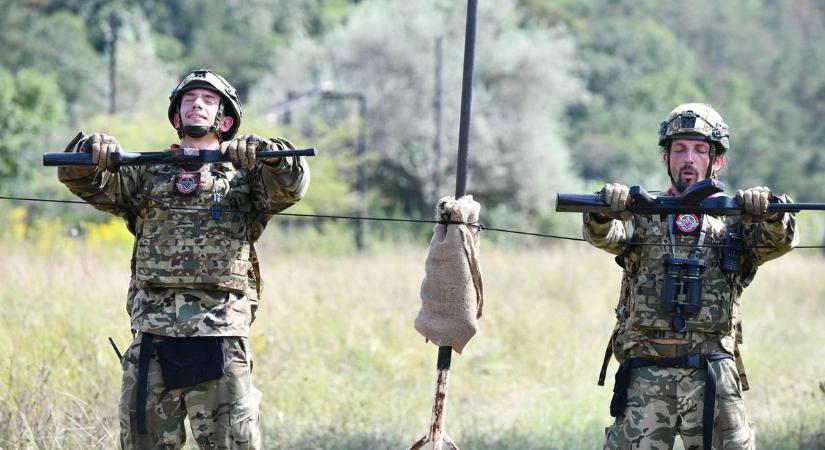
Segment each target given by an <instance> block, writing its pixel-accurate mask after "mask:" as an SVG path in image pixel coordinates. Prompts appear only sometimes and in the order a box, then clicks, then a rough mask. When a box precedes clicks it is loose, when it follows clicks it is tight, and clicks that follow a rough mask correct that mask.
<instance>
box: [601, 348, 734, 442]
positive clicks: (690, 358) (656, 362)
mask: <svg viewBox="0 0 825 450" xmlns="http://www.w3.org/2000/svg"><path fill="white" fill-rule="evenodd" d="M723 359H733V356H731V355H729V354H727V353H721V352H719V353H691V354H688V355H685V356H679V357H676V358H628V359H626V360H625V361H624V362H623V363H622V364H621V365H620V366H619V370H618V371H616V382H615V384H614V385H613V398H612V399H611V400H610V415H611V416H613V417H620V416H623V415H624V411H625V409H626V408H627V389H628V387H629V386H630V371H631V370H632V369H637V368H639V367H651V366H654V367H673V368H677V369H704V370H705V402H704V405H703V408H702V445H703V447H704V450H711V442H712V440H713V419H714V414H715V412H716V372H714V371H713V368H712V367H710V363H711V362H713V361H720V360H723Z"/></svg>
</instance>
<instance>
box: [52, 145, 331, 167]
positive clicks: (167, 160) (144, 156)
mask: <svg viewBox="0 0 825 450" xmlns="http://www.w3.org/2000/svg"><path fill="white" fill-rule="evenodd" d="M317 154H318V151H317V150H316V149H315V148H302V149H297V150H268V151H262V152H258V153H256V154H255V157H256V158H276V157H281V156H315V155H317ZM109 157H110V158H112V161H114V162H115V163H117V164H120V165H122V166H141V165H152V164H197V163H201V164H204V163H214V162H230V159H229V154H228V153H222V152H221V151H220V150H202V149H197V148H176V149H172V150H166V151H162V152H117V153H113V154H110V155H109ZM43 165H44V166H93V165H95V164H94V163H92V154H91V153H86V152H77V153H67V152H50V153H43Z"/></svg>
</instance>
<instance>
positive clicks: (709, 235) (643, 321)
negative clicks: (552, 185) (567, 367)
mask: <svg viewBox="0 0 825 450" xmlns="http://www.w3.org/2000/svg"><path fill="white" fill-rule="evenodd" d="M729 139H730V132H729V129H728V125H727V124H726V123H725V122H724V120H722V117H721V116H720V115H719V113H717V112H716V111H715V110H714V109H713V108H712V107H711V106H710V105H707V104H704V103H685V104H682V105H679V106H677V107H676V108H675V109H674V110H673V111H671V112H670V113H669V114H668V115H667V116H666V117H665V119H664V120H663V121H662V123H661V124H660V126H659V146H660V147H661V149H662V153H661V158H662V162H663V164H664V166H665V168H666V169H667V172H668V175H669V177H670V182H671V185H670V186H669V187H668V188H667V190H666V191H665V192H664V193H662V195H679V194H681V193H682V192H683V191H684V190H685V189H686V188H687V187H688V186H690V185H692V184H694V183H696V182H698V181H701V180H703V179H707V178H711V177H716V176H717V174H718V172H719V171H720V170H722V168H723V167H724V166H725V164H726V163H727V152H728V150H730V140H729ZM628 191H629V189H628V188H627V186H624V185H622V184H618V183H608V184H606V185H605V187H604V189H603V193H604V196H605V199H606V201H607V202H608V203H609V205H610V208H611V212H610V213H609V214H598V213H586V214H584V226H583V234H584V237H585V239H586V240H587V241H588V242H590V243H591V244H593V245H594V246H596V247H598V248H601V249H603V250H605V251H607V252H610V253H613V254H615V255H617V257H616V261H617V262H618V263H619V265H620V266H621V267H622V269H623V277H622V286H621V291H620V295H619V301H618V305H617V307H616V317H617V322H616V325H615V327H614V329H613V333H612V336H611V338H610V341H609V343H608V347H607V350H606V352H605V359H604V364H603V366H602V371H601V374H600V377H599V384H600V385H602V384H604V379H605V376H606V370H607V364H608V362H609V361H610V359H611V357H612V356H613V355H615V357H616V359H617V360H618V361H619V363H620V366H619V369H618V370H617V373H616V376H615V385H614V395H613V399H612V401H611V404H610V412H611V415H612V416H613V417H615V421H614V423H613V425H612V426H611V427H609V428H607V429H606V438H605V445H604V448H605V449H631V448H634V449H636V448H657V449H671V448H673V445H674V442H675V439H676V436H677V435H678V436H680V437H681V439H682V442H683V443H684V447H685V448H694V449H701V448H704V449H705V450H710V449H711V448H714V449H722V448H726V449H728V448H729V449H752V448H754V445H755V444H754V436H753V427H752V426H751V425H750V424H749V423H748V421H747V418H746V415H745V411H744V404H743V402H742V391H743V390H747V389H748V385H747V378H746V377H745V373H744V367H743V365H742V363H741V359H740V358H739V348H738V344H739V343H741V340H742V335H741V320H742V312H741V301H740V295H741V293H742V291H743V289H744V288H745V287H747V286H748V284H749V283H750V282H751V281H752V280H753V277H754V276H755V275H756V271H757V268H758V267H759V266H761V265H762V264H763V263H765V262H766V261H769V260H771V259H774V258H777V257H779V256H781V255H783V254H785V253H787V252H789V251H790V250H791V249H792V248H793V247H794V246H796V245H797V243H798V240H799V237H798V234H797V230H796V221H795V217H794V215H793V214H791V213H784V214H783V213H772V214H768V213H767V205H768V203H769V202H790V201H791V199H790V198H789V197H788V196H787V195H782V196H775V195H773V194H772V192H771V190H770V189H768V188H767V187H761V186H760V187H754V188H750V189H744V190H739V191H738V192H737V194H736V198H737V200H738V201H739V202H740V204H742V205H743V206H744V209H745V213H744V214H743V215H742V216H741V217H716V216H710V215H704V216H703V215H698V214H672V215H666V216H646V215H639V214H631V213H630V212H629V211H627V210H626V208H627V200H628V194H629V192H628ZM714 418H715V420H714Z"/></svg>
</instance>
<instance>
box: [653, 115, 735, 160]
mask: <svg viewBox="0 0 825 450" xmlns="http://www.w3.org/2000/svg"><path fill="white" fill-rule="evenodd" d="M729 138H730V130H729V129H728V125H727V124H726V123H725V121H724V120H722V116H721V115H719V113H718V112H716V110H714V109H713V107H711V106H710V105H708V104H707V103H683V104H681V105H679V106H677V107H676V108H675V109H674V110H673V111H671V112H670V114H668V115H667V116H666V117H665V120H663V121H662V123H661V124H660V125H659V146H661V147H664V148H669V146H670V142H671V141H672V140H673V139H698V140H703V141H707V142H708V143H709V144H711V146H712V147H713V149H714V150H715V151H714V153H715V154H719V155H721V154H723V153H725V152H726V151H728V149H730V140H729Z"/></svg>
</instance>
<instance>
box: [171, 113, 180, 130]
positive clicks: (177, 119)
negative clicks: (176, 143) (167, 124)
mask: <svg viewBox="0 0 825 450" xmlns="http://www.w3.org/2000/svg"><path fill="white" fill-rule="evenodd" d="M172 125H174V126H175V129H178V128H180V113H175V114H173V115H172Z"/></svg>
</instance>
